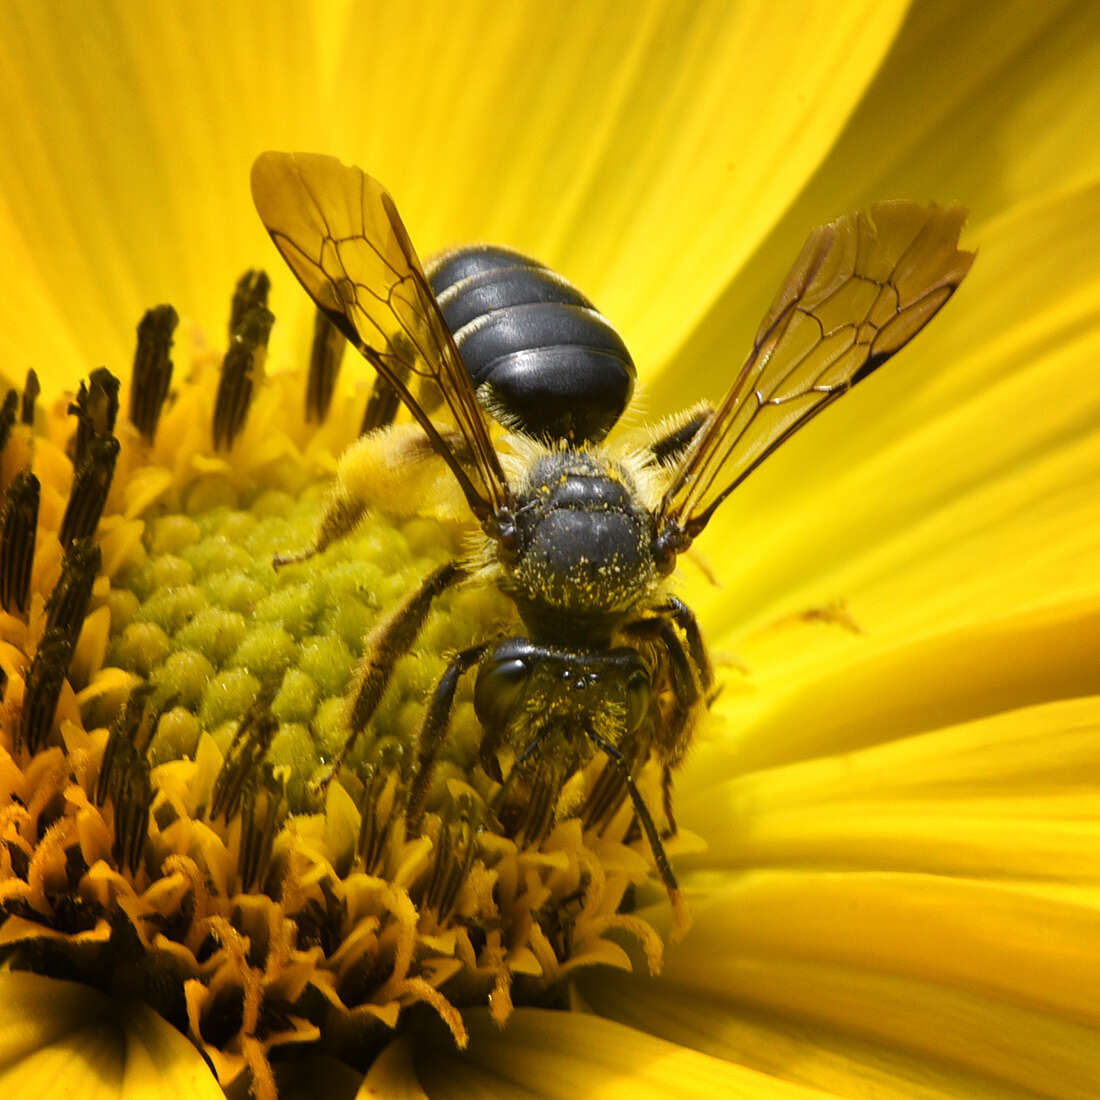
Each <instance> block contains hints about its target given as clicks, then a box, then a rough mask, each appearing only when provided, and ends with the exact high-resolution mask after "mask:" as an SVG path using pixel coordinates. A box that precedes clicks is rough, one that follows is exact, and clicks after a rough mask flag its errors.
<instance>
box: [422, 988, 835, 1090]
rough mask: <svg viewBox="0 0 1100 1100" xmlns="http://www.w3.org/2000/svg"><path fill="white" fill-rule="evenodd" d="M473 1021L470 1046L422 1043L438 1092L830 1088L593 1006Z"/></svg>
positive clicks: (428, 1085) (427, 1085)
mask: <svg viewBox="0 0 1100 1100" xmlns="http://www.w3.org/2000/svg"><path fill="white" fill-rule="evenodd" d="M470 1023H471V1035H470V1049H469V1052H468V1053H467V1054H465V1055H459V1054H457V1053H455V1051H454V1048H453V1047H450V1048H448V1047H447V1046H446V1045H443V1044H440V1045H435V1044H422V1045H420V1046H418V1048H417V1050H416V1070H417V1073H418V1076H419V1078H420V1082H421V1084H422V1086H423V1088H424V1090H425V1092H426V1093H427V1094H428V1095H429V1096H431V1097H432V1098H433V1100H436V1098H440V1100H445V1098H446V1097H463V1098H468V1097H471V1096H493V1097H500V1098H504V1097H512V1096H514V1097H516V1098H517V1100H518V1098H520V1097H530V1096H532V1095H535V1096H539V1097H544V1098H546V1100H551V1098H555V1097H558V1098H561V1100H575V1098H576V1097H578V1096H601V1097H611V1096H617V1095H620V1094H621V1095H622V1096H625V1097H630V1098H631V1100H635V1098H638V1100H641V1098H648V1097H652V1098H653V1100H667V1098H668V1097H670V1096H675V1097H677V1098H678V1100H692V1098H694V1097H697V1098H699V1100H712V1098H713V1097H715V1096H736V1097H744V1098H745V1100H765V1098H766V1100H788V1098H789V1100H824V1097H825V1096H826V1095H827V1094H826V1093H823V1092H820V1091H818V1090H817V1089H812V1088H806V1087H803V1086H800V1085H796V1084H791V1083H789V1082H785V1081H779V1080H776V1079H775V1078H773V1077H769V1076H767V1075H765V1074H762V1073H757V1072H755V1071H753V1070H750V1069H745V1068H744V1067H742V1066H736V1065H732V1064H730V1063H728V1062H724V1061H722V1060H720V1059H718V1058H713V1057H711V1056H709V1055H706V1054H700V1053H698V1052H697V1051H693V1050H690V1049H688V1048H686V1047H683V1046H678V1045H676V1044H673V1043H669V1042H666V1041H664V1040H662V1039H657V1038H654V1037H653V1036H652V1035H647V1034H645V1033H644V1032H641V1031H635V1030H633V1029H632V1028H627V1027H623V1026H622V1025H620V1024H616V1023H613V1022H612V1021H610V1020H605V1019H601V1018H600V1017H598V1016H589V1015H586V1014H584V1013H579V1012H569V1013H566V1012H553V1011H547V1010H543V1009H519V1010H517V1011H516V1013H515V1014H514V1015H513V1016H512V1019H511V1020H510V1021H509V1023H508V1027H507V1028H506V1029H505V1030H504V1031H499V1030H498V1029H497V1028H496V1027H495V1026H494V1025H493V1024H492V1023H490V1022H489V1019H488V1017H487V1016H486V1015H485V1014H483V1013H480V1014H478V1015H477V1016H476V1017H472V1018H471V1020H470Z"/></svg>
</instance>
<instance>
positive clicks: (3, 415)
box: [0, 390, 19, 454]
mask: <svg viewBox="0 0 1100 1100" xmlns="http://www.w3.org/2000/svg"><path fill="white" fill-rule="evenodd" d="M18 406H19V394H17V393H16V392H15V390H8V392H7V393H6V394H5V395H4V403H3V405H0V454H3V452H4V448H5V447H6V446H7V445H8V439H9V438H10V437H11V430H12V428H14V427H15V410H16V409H17V408H18Z"/></svg>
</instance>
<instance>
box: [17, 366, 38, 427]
mask: <svg viewBox="0 0 1100 1100" xmlns="http://www.w3.org/2000/svg"><path fill="white" fill-rule="evenodd" d="M41 392H42V387H41V386H40V385H39V382H38V375H37V374H36V373H35V372H34V370H29V371H27V381H26V383H25V385H24V386H23V413H22V416H21V417H20V419H21V420H22V422H23V423H24V424H30V425H33V424H34V403H35V402H36V401H37V400H38V395H39V394H40V393H41Z"/></svg>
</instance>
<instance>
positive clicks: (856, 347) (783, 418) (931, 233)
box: [657, 202, 974, 550]
mask: <svg viewBox="0 0 1100 1100" xmlns="http://www.w3.org/2000/svg"><path fill="white" fill-rule="evenodd" d="M965 220H966V210H965V209H963V208H962V207H961V206H934V205H933V206H922V205H920V204H918V203H913V202H883V203H878V204H876V205H874V206H872V207H871V209H870V211H868V212H860V213H858V214H849V215H847V216H846V217H843V218H839V219H837V220H836V221H835V222H830V223H829V224H828V225H823V226H820V227H819V228H817V229H815V230H814V231H813V232H812V233H811V234H810V236H809V238H808V240H807V241H806V244H805V245H804V246H803V248H802V252H801V254H800V255H799V257H798V259H797V260H796V261H795V264H794V267H793V268H791V271H790V274H789V275H788V276H787V278H786V281H785V282H784V283H783V286H782V287H781V288H780V290H779V293H778V294H777V295H776V298H775V301H774V302H772V305H771V308H770V309H769V310H768V312H767V314H766V315H765V317H764V320H763V322H762V323H761V325H760V328H759V330H758V332H757V334H756V341H755V343H754V344H753V349H752V352H751V353H750V355H749V357H748V359H747V360H746V361H745V364H744V366H743V367H742V368H741V370H740V371H739V372H738V375H737V377H736V378H735V379H734V382H733V385H732V386H731V387H730V389H729V392H728V393H727V394H726V396H725V397H724V398H723V399H722V403H721V404H720V405H719V406H718V408H717V409H716V410H715V412H714V414H713V416H712V417H711V418H710V419H709V421H708V422H707V423H706V425H705V426H704V427H703V428H702V429H701V430H700V431H699V433H698V435H697V436H696V438H695V439H694V440H693V441H692V444H691V446H690V447H689V448H688V450H687V452H686V453H685V455H684V457H683V459H682V461H681V462H680V464H679V465H678V466H677V467H676V469H675V471H674V473H673V476H672V480H671V482H670V483H669V486H668V488H667V490H666V492H665V495H664V497H663V499H662V501H661V504H660V506H659V509H658V518H657V522H658V531H659V532H660V534H661V536H662V537H663V539H664V540H665V541H666V544H667V545H670V546H673V547H675V548H676V549H677V550H679V549H682V548H684V547H686V546H687V545H688V544H689V543H690V542H691V540H692V539H693V538H695V536H696V535H698V533H699V532H700V531H701V530H702V529H703V527H704V526H705V525H706V522H707V520H709V519H710V517H711V515H712V514H713V512H714V510H715V508H717V507H718V505H719V504H721V502H722V501H723V500H724V499H725V498H726V497H727V496H728V495H729V493H731V492H732V491H733V490H734V489H735V488H736V487H737V486H738V485H740V484H741V482H742V481H744V480H745V478H746V477H748V476H749V474H751V473H752V471H753V470H755V469H756V467H757V466H759V465H760V463H761V462H763V461H764V459H765V458H767V457H768V455H770V454H771V453H772V452H773V451H774V450H775V449H776V448H777V447H778V446H779V445H780V444H781V443H782V442H783V441H784V440H786V439H788V438H790V436H792V435H793V434H794V433H795V432H796V431H798V429H799V428H801V427H802V425H803V424H805V423H807V421H809V420H810V419H812V418H813V417H814V416H816V415H817V414H818V413H819V412H821V410H822V409H824V408H825V407H826V406H827V405H829V404H831V403H832V402H833V401H835V400H836V399H837V398H838V397H840V396H841V395H842V394H843V393H845V392H847V391H848V390H849V389H850V388H851V387H852V386H854V385H855V384H856V383H857V382H860V381H862V380H863V379H864V378H866V377H867V376H868V375H869V374H870V373H871V372H872V371H874V370H875V369H876V368H878V367H880V366H881V365H882V364H883V363H885V362H886V360H887V359H889V358H890V356H891V355H893V354H894V352H896V351H898V350H899V349H900V348H902V347H903V346H904V345H905V344H907V343H908V342H909V341H910V340H911V339H912V338H913V337H914V336H916V334H917V333H918V332H920V330H921V329H922V328H923V327H924V326H925V325H926V324H927V323H928V322H929V321H930V320H931V319H932V317H933V316H935V314H936V312H937V311H938V310H939V309H940V307H941V306H942V305H943V304H944V303H945V302H946V301H947V299H948V298H950V297H951V295H952V293H954V291H955V288H956V287H957V286H958V285H959V283H960V282H961V281H962V278H963V276H964V275H965V274H966V273H967V271H969V270H970V265H971V263H972V262H973V260H974V253H973V252H962V251H960V250H959V249H958V247H957V244H958V238H959V232H960V230H961V229H962V225H963V222H964V221H965Z"/></svg>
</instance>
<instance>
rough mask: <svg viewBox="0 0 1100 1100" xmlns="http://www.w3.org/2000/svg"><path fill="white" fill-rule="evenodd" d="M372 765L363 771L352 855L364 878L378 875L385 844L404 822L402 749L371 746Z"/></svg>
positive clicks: (393, 745) (388, 745)
mask: <svg viewBox="0 0 1100 1100" xmlns="http://www.w3.org/2000/svg"><path fill="white" fill-rule="evenodd" d="M372 755H374V756H375V758H376V759H375V761H374V762H371V763H368V764H366V765H365V766H364V768H363V770H362V777H363V791H362V794H361V795H360V799H359V814H360V821H359V838H358V841H357V842H356V846H355V852H356V855H357V857H358V859H359V863H360V865H361V866H362V868H363V870H364V871H366V872H367V874H370V875H373V874H378V873H379V872H381V871H382V870H383V869H384V868H383V863H384V858H383V857H384V853H385V849H386V842H387V840H388V839H389V837H390V836H391V835H392V834H393V831H394V826H395V825H397V824H398V823H399V822H403V820H404V809H405V804H406V802H407V799H408V787H407V786H406V785H405V784H404V783H403V782H402V781H401V772H402V761H403V760H404V757H405V748H404V746H403V745H401V744H400V743H399V742H397V741H393V740H389V741H386V742H383V743H381V744H379V745H376V746H374V749H373V753H372Z"/></svg>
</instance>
